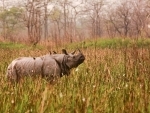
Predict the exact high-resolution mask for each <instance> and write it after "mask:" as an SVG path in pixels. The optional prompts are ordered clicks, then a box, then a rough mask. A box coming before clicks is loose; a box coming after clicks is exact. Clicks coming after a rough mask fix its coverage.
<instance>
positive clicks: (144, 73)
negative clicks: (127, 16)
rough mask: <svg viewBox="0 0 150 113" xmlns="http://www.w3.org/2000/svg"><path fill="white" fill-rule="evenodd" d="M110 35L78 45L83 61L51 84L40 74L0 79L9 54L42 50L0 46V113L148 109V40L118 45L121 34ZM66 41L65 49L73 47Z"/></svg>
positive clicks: (136, 112)
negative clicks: (13, 81)
mask: <svg viewBox="0 0 150 113" xmlns="http://www.w3.org/2000/svg"><path fill="white" fill-rule="evenodd" d="M112 40H113V41H112ZM112 40H105V41H102V39H100V41H97V42H96V47H94V46H86V48H85V46H84V47H83V48H81V49H82V52H83V53H84V55H85V57H86V60H85V62H84V63H83V64H81V65H80V66H79V67H78V68H77V69H73V70H72V71H71V74H70V76H68V77H62V78H61V79H59V80H58V81H57V82H56V84H54V85H50V84H48V83H47V81H46V80H44V79H41V78H40V77H37V78H30V77H28V78H27V77H26V78H24V79H23V80H22V81H21V82H20V83H19V84H9V82H8V81H7V80H6V79H5V72H6V68H7V66H8V64H9V63H10V62H11V61H12V60H13V59H15V58H16V57H20V56H40V55H43V54H44V53H47V50H45V49H39V48H36V49H31V48H26V49H18V47H19V46H18V47H17V46H16V48H14V49H11V48H7V49H4V48H0V51H1V54H0V101H1V102H0V106H1V107H0V113H6V112H9V113H25V112H26V113H30V112H33V113H39V112H40V113H72V112H73V113H149V112H150V103H149V102H150V77H149V75H150V60H149V59H150V48H149V45H148V43H149V41H148V40H139V42H134V41H130V40H129V42H128V41H127V42H124V41H121V42H120V43H123V44H126V43H127V45H128V46H126V47H123V46H122V44H118V42H119V41H120V39H116V40H115V39H112ZM114 40H115V41H114ZM118 40H119V41H118ZM107 41H108V42H107ZM93 42H94V41H93ZM86 43H89V44H90V43H91V42H86ZM112 43H113V44H112ZM143 43H144V44H143ZM105 44H106V45H105ZM111 44H112V45H115V47H112V45H111ZM138 44H139V45H138ZM101 45H105V46H101ZM110 45H111V46H110ZM70 46H71V48H68V49H69V51H71V50H72V48H73V49H74V48H76V46H73V45H70ZM80 46H81V45H80ZM120 46H122V47H120ZM116 48H117V49H116Z"/></svg>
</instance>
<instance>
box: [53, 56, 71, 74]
mask: <svg viewBox="0 0 150 113" xmlns="http://www.w3.org/2000/svg"><path fill="white" fill-rule="evenodd" d="M55 61H56V62H57V64H58V65H59V67H60V69H61V73H60V77H62V76H63V75H67V76H68V75H69V74H70V69H69V67H68V66H67V65H66V61H67V55H64V57H63V59H62V62H60V61H58V60H57V59H55Z"/></svg>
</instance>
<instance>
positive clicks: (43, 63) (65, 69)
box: [6, 49, 85, 82]
mask: <svg viewBox="0 0 150 113" xmlns="http://www.w3.org/2000/svg"><path fill="white" fill-rule="evenodd" d="M78 51H79V52H78V53H77V54H75V53H76V50H75V51H74V52H72V53H69V54H68V53H67V51H66V50H65V49H63V50H62V54H52V55H50V54H47V55H44V56H40V57H20V58H17V59H15V60H13V61H12V62H11V63H10V64H9V66H8V68H7V72H6V77H7V78H8V79H10V80H13V81H17V82H18V81H19V80H20V78H21V77H23V76H35V75H41V76H42V77H44V78H46V79H47V80H49V81H50V82H51V81H53V80H54V79H55V78H58V77H62V76H63V75H69V74H70V70H71V69H72V68H75V67H77V66H78V65H80V64H81V63H83V62H84V60H85V56H84V55H83V53H82V52H81V51H80V50H79V49H78Z"/></svg>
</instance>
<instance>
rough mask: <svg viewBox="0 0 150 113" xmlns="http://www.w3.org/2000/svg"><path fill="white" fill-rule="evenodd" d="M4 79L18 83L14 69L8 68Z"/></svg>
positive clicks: (17, 76)
mask: <svg viewBox="0 0 150 113" xmlns="http://www.w3.org/2000/svg"><path fill="white" fill-rule="evenodd" d="M6 79H8V80H9V81H11V82H19V79H20V77H19V75H18V73H17V70H16V69H15V67H13V68H12V67H11V66H10V67H8V69H7V73H6Z"/></svg>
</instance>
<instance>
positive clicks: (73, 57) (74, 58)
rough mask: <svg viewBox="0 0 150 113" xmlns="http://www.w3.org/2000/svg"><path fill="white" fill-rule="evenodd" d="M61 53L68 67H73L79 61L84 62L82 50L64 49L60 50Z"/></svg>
mask: <svg viewBox="0 0 150 113" xmlns="http://www.w3.org/2000/svg"><path fill="white" fill-rule="evenodd" d="M62 53H63V54H65V56H66V57H65V64H66V66H67V67H68V68H69V69H72V68H75V67H77V66H78V65H80V64H81V63H83V62H84V60H85V56H84V55H83V54H82V52H81V51H80V50H79V49H78V53H77V54H75V53H76V50H75V51H74V52H72V53H69V54H68V53H67V51H66V50H65V49H63V50H62Z"/></svg>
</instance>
